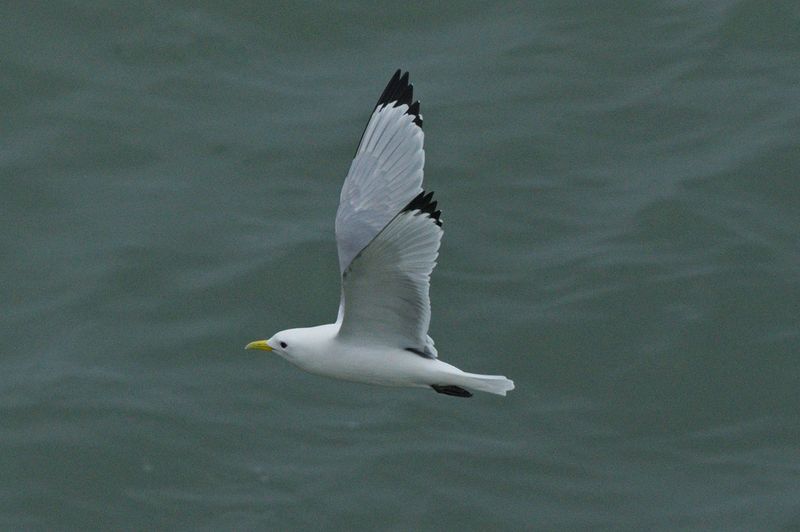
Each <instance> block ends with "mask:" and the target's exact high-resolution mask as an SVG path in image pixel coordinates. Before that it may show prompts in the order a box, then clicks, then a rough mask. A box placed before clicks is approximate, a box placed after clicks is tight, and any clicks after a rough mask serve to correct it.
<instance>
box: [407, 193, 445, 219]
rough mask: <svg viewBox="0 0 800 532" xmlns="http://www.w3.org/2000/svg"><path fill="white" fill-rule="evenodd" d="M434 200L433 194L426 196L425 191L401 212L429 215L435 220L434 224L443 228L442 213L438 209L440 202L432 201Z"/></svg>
mask: <svg viewBox="0 0 800 532" xmlns="http://www.w3.org/2000/svg"><path fill="white" fill-rule="evenodd" d="M432 199H433V192H428V193H427V194H426V193H425V191H424V190H423V191H422V192H420V193H419V194H417V196H416V197H415V198H414V199H412V200H411V201H410V202H409V203H408V205H406V206H405V208H404V209H403V210H402V211H401V212H408V211H418V212H423V213H425V214H427V215H428V217H429V218H430V219H431V220H433V223H435V224H436V225H438V226H439V227H441V226H442V220H441V216H442V211H440V210H437V209H436V206H437V204H438V202H436V201H432Z"/></svg>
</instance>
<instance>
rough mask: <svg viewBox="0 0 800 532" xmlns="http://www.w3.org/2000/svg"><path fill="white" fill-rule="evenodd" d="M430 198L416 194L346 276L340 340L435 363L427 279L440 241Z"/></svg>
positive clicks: (440, 235) (357, 257)
mask: <svg viewBox="0 0 800 532" xmlns="http://www.w3.org/2000/svg"><path fill="white" fill-rule="evenodd" d="M432 196H433V193H429V194H427V195H426V194H424V193H420V194H419V195H418V196H417V197H415V198H414V199H413V200H412V201H411V202H410V203H409V204H408V205H407V206H406V207H405V208H404V209H403V210H402V211H400V212H399V213H398V214H397V215H396V216H394V218H392V220H391V221H390V222H389V223H388V225H386V227H384V228H383V230H381V231H380V232H379V233H378V235H377V236H375V238H374V239H373V240H372V241H371V242H370V243H369V245H368V246H367V247H366V248H364V249H363V250H362V251H361V252H360V253H359V254H358V255H357V256H356V257H355V258H354V259H353V261H352V262H351V263H350V266H349V267H348V268H347V270H345V273H344V276H343V280H342V293H343V303H344V304H343V316H342V322H341V327H340V329H339V336H340V337H342V338H354V339H358V341H359V342H360V343H374V344H376V345H381V346H392V347H397V348H400V349H406V350H408V351H411V352H414V353H416V354H418V355H420V356H424V357H428V358H436V349H435V348H434V347H433V341H432V340H431V339H430V337H429V336H428V325H429V324H430V319H431V305H430V297H429V290H430V278H431V272H432V271H433V268H434V267H435V266H436V258H437V257H438V254H439V244H440V243H441V239H442V228H441V225H442V224H441V221H440V212H439V211H438V210H436V202H435V201H432V200H431V198H432Z"/></svg>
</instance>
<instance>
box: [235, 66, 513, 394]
mask: <svg viewBox="0 0 800 532" xmlns="http://www.w3.org/2000/svg"><path fill="white" fill-rule="evenodd" d="M413 94H414V88H413V85H412V84H410V83H409V82H408V72H406V73H405V74H403V73H402V72H401V71H400V70H398V71H397V72H395V73H394V76H392V78H391V80H389V83H388V84H387V85H386V88H385V89H384V90H383V93H382V94H381V96H380V98H379V99H378V103H377V105H376V106H375V108H374V110H373V112H372V116H371V117H370V119H369V122H368V123H367V127H366V128H365V129H364V133H363V134H362V135H361V141H360V142H359V145H358V150H357V151H356V154H355V157H354V158H353V162H352V163H351V164H350V171H349V172H348V173H347V177H346V178H345V180H344V185H343V187H342V192H341V195H340V197H339V208H338V210H337V212H336V222H335V230H336V244H337V248H338V253H339V269H340V273H341V299H340V303H339V314H338V316H337V318H336V323H330V324H327V325H318V326H316V327H304V328H297V329H287V330H285V331H280V332H278V333H276V334H275V335H274V336H272V338H270V339H268V340H257V341H255V342H250V343H249V344H247V346H246V347H245V349H261V350H263V351H271V352H273V353H276V354H278V355H279V356H281V357H282V358H284V359H286V360H287V361H289V362H291V363H292V364H294V365H296V366H298V367H299V368H301V369H303V370H305V371H307V372H309V373H314V374H318V375H323V376H327V377H333V378H338V379H343V380H347V381H352V382H362V383H368V384H377V385H383V386H404V387H422V388H432V389H433V390H435V391H436V392H438V393H440V394H445V395H451V396H455V397H471V396H472V393H471V390H472V391H475V390H477V391H482V392H488V393H493V394H497V395H503V396H504V395H506V392H508V391H510V390H513V389H514V382H513V381H511V380H509V379H507V378H506V377H503V376H501V375H479V374H475V373H467V372H465V371H462V370H460V369H458V368H457V367H455V366H452V365H450V364H447V363H446V362H443V361H441V360H439V358H438V354H437V351H436V348H435V347H434V344H433V340H432V339H431V337H430V336H428V325H429V324H430V320H431V305H430V297H429V288H430V278H431V273H432V272H433V268H434V267H435V266H436V259H437V257H438V255H439V244H440V242H441V239H442V233H443V231H442V219H441V211H439V210H438V209H437V202H436V201H433V192H427V193H426V192H425V191H424V190H423V189H422V175H423V171H422V168H423V165H424V164H425V152H424V150H423V148H422V143H423V139H424V134H423V132H422V115H421V114H420V112H419V101H413V103H412V100H413Z"/></svg>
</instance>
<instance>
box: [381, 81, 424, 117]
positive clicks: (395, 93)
mask: <svg viewBox="0 0 800 532" xmlns="http://www.w3.org/2000/svg"><path fill="white" fill-rule="evenodd" d="M390 103H394V105H393V107H397V106H399V105H406V106H408V111H406V114H407V115H409V116H413V117H414V123H415V124H416V125H417V126H418V127H420V128H421V127H422V115H421V114H419V102H418V101H416V102H415V101H414V85H412V84H411V83H409V82H408V72H406V73H405V74H403V71H402V70H400V69H397V71H396V72H395V73H394V75H393V76H392V79H390V80H389V83H387V84H386V88H385V89H383V92H382V93H381V97H380V98H378V103H377V104H376V105H375V107H376V108H378V107H380V106H382V105H389V104H390Z"/></svg>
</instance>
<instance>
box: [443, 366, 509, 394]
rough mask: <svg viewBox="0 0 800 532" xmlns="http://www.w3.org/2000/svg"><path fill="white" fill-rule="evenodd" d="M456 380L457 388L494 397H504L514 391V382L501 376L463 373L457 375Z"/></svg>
mask: <svg viewBox="0 0 800 532" xmlns="http://www.w3.org/2000/svg"><path fill="white" fill-rule="evenodd" d="M454 377H455V376H454ZM457 378H458V381H459V382H458V385H459V386H463V387H465V388H470V389H472V390H478V391H481V392H488V393H493V394H496V395H502V396H505V395H506V392H510V391H511V390H513V389H514V381H512V380H511V379H507V378H505V377H503V376H502V375H478V374H477V373H466V372H464V373H461V374H460V375H458V376H457ZM453 380H456V379H453Z"/></svg>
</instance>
